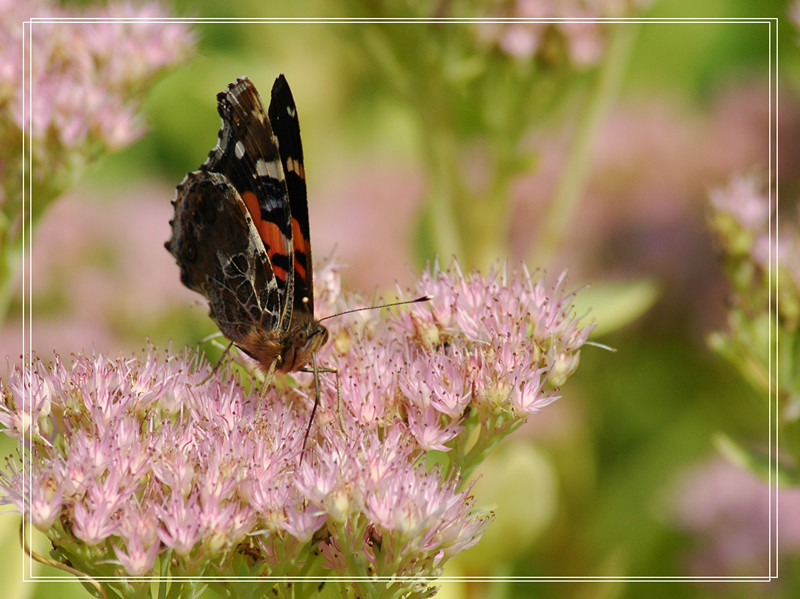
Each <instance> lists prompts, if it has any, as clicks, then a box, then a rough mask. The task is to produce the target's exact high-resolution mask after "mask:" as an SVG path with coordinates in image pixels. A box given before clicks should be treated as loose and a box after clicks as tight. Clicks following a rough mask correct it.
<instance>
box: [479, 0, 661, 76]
mask: <svg viewBox="0 0 800 599" xmlns="http://www.w3.org/2000/svg"><path fill="white" fill-rule="evenodd" d="M645 4H647V2H645V1H641V0H631V1H626V0H509V1H506V2H501V3H499V4H498V3H494V4H493V5H492V6H493V14H491V15H488V16H490V17H493V18H496V19H510V20H509V21H505V22H491V21H488V22H486V23H482V24H481V28H480V29H479V33H480V35H481V38H482V39H483V40H484V41H487V42H491V43H493V44H494V45H496V46H497V47H498V48H499V49H500V50H501V51H502V52H504V53H505V54H507V55H509V56H512V57H514V58H518V59H528V58H531V57H533V56H541V57H544V58H545V59H547V58H549V56H550V55H551V53H552V52H553V51H554V50H556V49H557V50H558V51H563V52H565V53H566V56H567V57H568V60H569V62H570V63H572V64H574V65H575V66H577V67H579V68H587V67H591V66H594V65H596V64H597V63H598V62H600V59H601V58H602V56H603V51H604V49H605V45H606V36H607V26H606V25H604V24H603V23H602V22H600V21H598V20H597V19H599V18H604V17H624V16H626V15H630V14H631V13H633V12H634V11H635V10H641V8H643V6H644V5H645ZM556 36H557V37H556ZM557 39H558V40H560V43H558V44H554V43H555V42H556V40H557ZM548 45H549V46H551V47H548Z"/></svg>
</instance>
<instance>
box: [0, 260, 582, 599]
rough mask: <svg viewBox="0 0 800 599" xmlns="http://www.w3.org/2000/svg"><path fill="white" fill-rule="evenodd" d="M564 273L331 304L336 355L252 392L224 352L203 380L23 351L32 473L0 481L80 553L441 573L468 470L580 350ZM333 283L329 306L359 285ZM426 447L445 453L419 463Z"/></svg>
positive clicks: (196, 370)
mask: <svg viewBox="0 0 800 599" xmlns="http://www.w3.org/2000/svg"><path fill="white" fill-rule="evenodd" d="M318 272H319V276H318V280H319V281H323V282H325V285H326V286H327V288H328V289H329V290H336V289H338V283H336V282H335V279H336V278H337V277H336V276H335V274H333V275H331V271H329V270H326V269H325V268H324V267H323V268H320V269H319V270H318ZM563 286H564V283H563V278H560V279H559V280H558V282H557V283H556V285H555V287H552V288H548V287H546V286H545V285H544V283H543V282H541V281H536V282H534V280H533V279H532V277H531V276H530V274H529V273H527V271H525V270H522V271H519V272H513V273H512V272H510V271H508V270H499V269H495V270H492V271H491V272H490V273H489V275H488V276H486V277H482V276H480V275H479V274H477V273H473V274H470V275H466V276H465V275H464V274H463V273H461V271H460V270H459V269H458V267H457V265H455V266H454V267H453V268H452V269H450V270H442V269H440V268H439V267H438V266H434V267H433V269H432V270H431V271H430V272H427V273H426V274H425V275H424V276H423V277H422V280H421V281H420V282H419V285H418V289H415V290H414V294H415V295H422V294H424V293H429V292H433V293H437V294H438V296H437V297H434V298H433V299H432V300H431V301H430V302H422V303H416V304H411V305H408V306H404V307H401V308H398V309H393V310H386V311H384V312H382V313H381V312H377V311H376V312H362V313H356V314H349V315H346V316H341V317H339V318H335V319H330V320H327V321H326V325H327V326H329V328H330V332H331V339H332V342H331V343H329V345H328V346H327V347H326V348H324V349H323V350H321V351H320V353H319V356H318V358H319V362H320V363H321V364H322V365H324V366H325V367H335V368H336V369H337V371H338V372H334V373H332V372H320V373H318V377H314V376H311V375H307V376H298V377H297V378H296V379H295V380H294V381H293V383H292V384H285V383H286V381H276V383H275V384H273V385H270V386H269V387H267V388H265V389H263V390H261V389H257V388H255V387H256V386H255V385H254V386H253V387H254V388H253V389H251V391H250V392H249V393H248V392H245V391H244V389H243V387H242V386H241V385H240V384H239V382H238V381H237V380H236V379H235V378H233V375H232V374H231V373H230V371H229V370H226V369H224V368H223V369H221V370H220V371H219V372H217V373H216V374H215V375H214V376H213V377H211V378H210V379H209V380H208V381H204V379H205V378H206V375H207V372H208V369H207V366H206V365H205V364H203V363H202V362H200V361H198V360H197V358H196V357H194V356H193V355H191V354H185V355H182V356H178V355H171V354H170V353H169V352H167V353H162V354H159V353H157V352H156V351H155V350H154V349H153V348H149V349H148V350H146V351H144V352H143V353H142V354H141V355H139V356H134V357H132V358H125V359H123V358H119V359H113V360H112V359H108V358H105V357H103V356H100V355H93V356H86V355H82V354H77V355H75V356H74V357H73V362H72V363H71V364H70V365H69V366H68V365H66V364H64V363H63V362H61V361H60V360H58V359H57V360H56V361H55V362H53V363H52V364H45V363H44V362H42V361H41V360H39V359H34V360H32V362H31V364H30V365H27V366H19V367H17V368H16V369H15V370H14V372H13V373H12V374H11V376H10V377H9V380H8V381H7V382H3V383H2V389H1V391H2V397H3V400H4V401H3V403H2V404H0V423H2V424H3V426H4V427H5V432H6V433H7V434H9V435H12V436H15V437H17V438H20V439H22V438H25V439H30V441H31V454H32V457H33V460H32V464H33V467H32V469H31V471H30V475H31V477H32V479H33V481H34V486H35V492H34V493H33V498H29V497H27V496H26V495H25V494H24V493H20V492H19V491H18V488H19V487H20V486H21V481H22V479H23V477H24V476H26V475H27V474H28V473H27V472H23V469H22V468H21V467H20V466H18V465H16V464H14V463H13V462H12V467H11V468H10V469H9V470H8V472H7V473H6V474H4V475H3V476H2V478H0V490H2V492H3V493H4V495H5V497H4V499H3V501H4V502H6V503H11V504H13V505H14V506H15V507H16V508H17V509H18V510H19V511H20V512H22V513H23V514H24V515H25V518H26V519H27V520H29V521H31V522H32V523H33V524H34V525H35V526H37V527H38V528H40V529H41V530H42V531H43V532H45V534H47V535H48V536H49V537H50V540H51V541H52V542H53V543H54V544H55V546H56V547H61V548H63V550H64V552H65V554H68V555H70V561H71V563H72V564H73V566H74V567H76V568H79V569H81V570H83V571H85V572H87V573H92V572H95V573H97V572H98V570H96V568H97V567H98V564H102V565H107V564H115V565H114V568H115V570H114V571H115V572H116V574H117V575H118V576H126V575H148V573H150V569H152V568H153V567H154V564H155V563H156V560H158V559H159V558H164V557H165V555H167V552H169V556H170V557H169V565H170V568H171V573H172V574H181V575H186V574H187V573H188V574H191V575H192V576H194V577H202V576H204V575H209V574H210V573H212V571H211V570H208V568H212V566H211V564H213V574H214V575H215V576H226V575H227V576H231V577H233V576H236V575H238V574H239V573H241V572H242V571H243V570H242V568H243V567H245V566H244V564H245V563H246V564H247V566H246V567H247V568H248V572H250V573H251V574H253V575H254V576H260V577H268V576H271V575H274V574H281V575H284V574H285V575H289V576H293V575H300V574H301V573H302V574H308V575H316V576H324V575H326V574H333V575H335V576H340V575H341V576H345V577H346V576H348V575H349V576H371V577H378V578H381V577H383V578H385V579H386V581H390V580H394V581H395V582H394V583H393V584H400V583H399V582H397V580H398V578H397V577H422V579H425V578H426V577H427V578H430V577H436V576H438V575H439V574H440V573H441V568H442V566H443V565H444V564H445V563H446V562H447V560H449V559H450V558H452V557H453V556H454V555H456V554H458V553H459V552H460V551H463V550H464V549H466V548H468V547H470V546H472V545H473V544H474V543H476V542H477V541H478V539H479V538H480V536H481V534H482V532H483V530H484V529H485V527H486V526H487V525H488V524H489V521H490V519H491V515H490V514H488V513H484V512H481V511H480V510H478V509H477V508H476V507H475V500H474V499H472V498H471V497H469V494H468V493H469V489H467V490H464V489H462V487H463V486H464V485H465V484H466V483H465V478H464V477H465V476H466V474H467V473H468V472H470V471H471V469H472V468H474V466H475V465H476V464H477V462H478V461H479V460H480V459H482V457H483V456H484V455H485V454H486V453H487V452H488V451H489V449H490V448H491V447H493V446H494V445H495V444H496V443H497V442H498V441H499V440H500V439H501V438H502V437H503V436H504V435H506V434H508V433H510V432H511V431H512V430H514V428H516V427H517V426H519V424H521V423H522V422H523V420H524V419H525V418H526V417H527V416H529V415H530V414H533V413H535V412H536V411H538V410H539V409H541V407H542V406H544V405H546V404H547V403H549V402H550V401H552V400H553V399H555V397H556V396H555V393H554V390H553V389H552V388H550V387H548V386H547V381H548V378H549V375H550V374H551V373H553V372H554V371H559V363H560V361H562V360H565V359H566V360H569V359H574V360H577V358H576V356H577V355H578V353H579V351H580V346H581V344H582V343H583V341H584V340H585V337H586V335H587V334H588V330H589V328H590V327H581V326H580V325H579V324H578V323H577V322H576V321H575V320H574V317H573V316H572V314H571V309H570V304H571V298H572V295H571V294H565V293H564V292H563ZM333 294H334V291H331V296H329V299H330V304H329V305H328V306H326V308H325V310H326V311H328V308H329V309H330V311H334V310H335V309H337V308H341V307H342V306H349V305H352V304H353V303H354V300H352V299H350V300H346V301H336V299H335V298H333V297H332V295H333ZM551 354H553V355H555V356H556V357H555V358H552V357H551ZM243 359H245V358H243ZM562 370H564V369H562ZM567 371H569V372H567ZM570 373H571V368H567V369H566V370H564V372H562V374H561V375H560V376H561V377H562V378H566V377H567V376H568V375H569V374H570ZM315 378H317V379H318V381H319V393H320V404H319V407H318V410H317V414H316V417H315V420H314V421H313V422H312V423H311V425H312V426H311V433H310V436H309V439H308V444H307V445H306V447H305V449H304V450H303V449H302V448H303V441H304V436H305V431H306V428H307V426H308V422H309V421H308V418H309V416H310V413H311V409H312V405H313V402H314V400H315V390H314V385H315ZM29 397H30V398H31V399H30V400H29V399H28V398H29ZM23 421H26V422H28V423H37V428H36V429H34V428H33V427H32V426H31V425H30V424H29V425H27V426H20V423H21V422H23ZM34 430H36V431H38V433H37V434H32V431H34ZM475 439H477V443H476V442H475ZM473 445H475V447H477V449H475V450H474V451H473V450H472V449H470V448H471V447H473ZM434 449H435V450H438V451H442V452H448V453H449V454H450V456H452V457H451V459H450V460H447V461H446V465H440V466H437V467H433V468H431V469H428V468H426V466H425V464H426V460H427V459H428V457H427V456H426V454H427V453H428V452H429V451H431V450H434ZM64 523H69V525H68V526H67V525H65V524H64ZM243 560H244V561H243ZM104 567H105V566H104ZM102 572H103V573H104V574H108V572H109V571H108V570H107V569H104V570H102ZM109 584H111V583H109ZM386 584H389V582H387V583H386ZM402 584H406V583H402ZM408 584H412V583H411V582H409V583H408ZM353 585H354V587H355V591H354V592H356V594H358V593H360V592H361V591H359V588H358V583H353ZM404 588H405V587H404ZM409 588H410V587H409Z"/></svg>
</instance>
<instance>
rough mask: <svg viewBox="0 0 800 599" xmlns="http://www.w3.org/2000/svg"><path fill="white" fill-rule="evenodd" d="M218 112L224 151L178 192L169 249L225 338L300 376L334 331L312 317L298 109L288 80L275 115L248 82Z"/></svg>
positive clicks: (275, 99)
mask: <svg viewBox="0 0 800 599" xmlns="http://www.w3.org/2000/svg"><path fill="white" fill-rule="evenodd" d="M217 110H218V112H219V114H220V116H221V117H222V127H221V129H220V131H219V138H218V141H217V145H216V146H215V147H214V148H213V149H212V150H211V152H209V155H208V158H207V159H206V161H205V162H204V163H203V164H202V165H201V166H200V168H199V169H198V170H196V171H193V172H190V173H189V174H187V175H186V177H185V178H184V180H183V181H182V182H181V183H180V184H179V185H178V188H177V192H176V196H175V200H174V201H173V207H174V209H175V215H174V218H173V220H172V221H170V224H171V227H172V236H171V237H170V239H169V240H168V241H167V242H166V244H165V247H166V248H167V250H168V251H169V252H170V253H171V254H172V255H173V256H174V258H175V260H176V262H177V263H178V266H179V267H180V270H181V281H182V282H183V284H184V285H186V286H187V287H188V288H190V289H192V290H194V291H196V292H198V293H200V294H201V295H203V296H204V297H205V298H206V299H207V300H208V303H209V314H210V316H211V318H212V320H214V322H215V323H216V324H217V326H218V327H219V329H220V331H221V332H222V334H223V335H225V337H227V338H228V339H229V340H231V341H232V342H233V343H234V344H236V346H237V347H239V348H240V349H241V350H242V351H244V352H245V353H246V354H248V355H249V356H250V357H252V358H253V359H255V360H257V361H258V363H259V364H260V366H261V368H262V369H263V370H265V371H267V372H273V371H277V372H284V373H285V372H290V371H294V370H299V369H301V368H303V367H304V366H306V365H307V364H309V363H310V362H311V361H312V360H313V356H314V354H315V352H316V351H317V350H319V349H320V348H321V347H322V346H323V345H324V344H325V342H326V341H327V339H328V331H327V330H326V329H325V327H324V326H322V325H321V324H320V323H319V321H318V320H316V318H315V317H314V295H313V271H312V264H311V243H310V234H309V224H308V204H307V194H306V184H305V170H304V166H303V152H302V144H301V141H300V128H299V124H298V120H297V108H296V107H295V104H294V99H293V98H292V94H291V91H290V90H289V86H288V84H287V83H286V79H285V78H284V77H283V75H281V76H279V77H278V78H277V79H276V80H275V83H274V85H273V88H272V94H271V102H270V106H269V110H268V111H265V110H264V105H263V103H262V101H261V97H260V96H259V94H258V91H257V90H256V88H255V86H254V85H253V84H252V83H251V82H250V80H249V79H247V78H244V77H243V78H240V79H237V80H236V81H234V82H233V83H231V84H230V85H229V86H228V88H227V89H226V90H225V91H223V92H220V93H219V94H218V95H217Z"/></svg>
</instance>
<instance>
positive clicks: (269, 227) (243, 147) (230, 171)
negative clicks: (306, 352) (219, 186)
mask: <svg viewBox="0 0 800 599" xmlns="http://www.w3.org/2000/svg"><path fill="white" fill-rule="evenodd" d="M217 110H218V112H219V115H220V117H222V128H221V129H220V131H219V141H218V143H217V146H216V147H215V148H214V149H213V150H211V152H210V153H209V155H208V159H207V160H206V161H205V162H204V163H203V165H202V166H201V167H200V168H201V170H205V171H210V172H217V173H221V174H223V175H224V176H225V177H227V178H228V179H229V180H230V182H231V183H232V184H233V186H234V187H235V188H236V190H237V191H238V192H239V194H240V195H241V197H242V199H243V201H244V203H245V205H246V206H247V209H248V210H249V212H250V215H251V217H252V219H253V224H254V226H255V228H256V231H257V232H258V235H259V237H260V238H261V241H262V242H263V244H264V248H265V249H266V251H267V255H268V256H269V260H270V264H271V267H272V270H273V273H274V275H275V278H276V280H277V284H278V289H279V293H280V294H281V295H282V298H281V299H282V304H283V307H284V311H282V313H281V315H280V319H279V321H280V327H281V328H282V329H283V330H287V329H288V328H289V324H290V321H291V317H292V314H291V306H292V303H293V302H291V301H286V299H287V298H293V296H294V289H293V286H294V281H293V278H292V276H291V273H292V272H293V270H294V252H293V251H292V248H293V240H292V213H291V204H290V202H289V192H288V190H287V187H286V178H285V176H284V170H283V164H282V161H281V157H280V152H279V149H278V139H277V138H276V136H275V135H274V132H273V129H272V124H271V123H270V120H269V118H268V116H267V113H266V111H265V109H264V105H263V103H262V101H261V96H260V95H259V93H258V91H257V90H256V88H255V86H254V85H253V84H252V83H251V82H250V80H249V79H247V78H246V77H242V78H240V79H237V80H236V81H234V82H233V83H231V84H230V85H229V86H228V88H227V89H226V90H225V91H223V92H220V93H219V94H217Z"/></svg>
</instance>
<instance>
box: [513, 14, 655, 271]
mask: <svg viewBox="0 0 800 599" xmlns="http://www.w3.org/2000/svg"><path fill="white" fill-rule="evenodd" d="M638 29H639V26H638V24H636V23H624V24H617V25H615V26H614V28H613V30H612V31H611V34H610V36H609V42H608V50H607V52H606V56H605V59H604V61H603V64H602V66H601V67H600V72H599V73H598V76H597V79H596V80H595V85H594V89H593V92H592V94H591V96H590V98H589V101H588V102H587V103H586V104H585V105H584V107H583V110H582V111H581V113H580V115H579V117H578V124H577V131H576V133H575V137H574V139H573V143H572V145H571V146H570V148H569V154H568V155H567V162H566V165H565V167H564V170H563V171H562V173H561V178H560V180H559V183H558V187H557V188H556V191H555V194H554V195H553V198H552V201H551V202H550V205H549V210H548V213H547V215H546V217H545V223H544V227H543V228H542V230H541V234H540V235H539V237H538V240H537V242H536V243H535V244H534V246H533V248H532V250H531V251H530V253H529V255H528V262H529V263H530V264H536V265H538V266H542V267H545V266H547V265H548V264H550V263H551V262H552V260H553V257H554V255H555V254H556V252H557V251H558V249H559V248H560V247H561V245H562V244H563V242H564V238H565V236H566V232H567V229H568V227H569V224H570V222H572V219H573V216H574V215H575V212H576V211H577V209H578V206H579V204H580V200H581V198H582V196H583V191H584V189H585V187H586V181H587V179H588V174H589V161H590V158H591V152H592V149H593V148H594V143H595V140H596V138H597V134H598V131H599V129H600V125H601V123H602V122H603V120H604V119H605V116H606V114H607V113H608V111H609V109H610V107H611V103H612V102H613V100H614V98H615V97H616V95H617V92H618V91H619V87H620V85H621V83H622V79H623V75H624V73H625V69H626V67H627V65H628V57H629V56H630V53H631V49H632V47H633V43H634V41H635V39H636V34H637V32H638Z"/></svg>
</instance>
